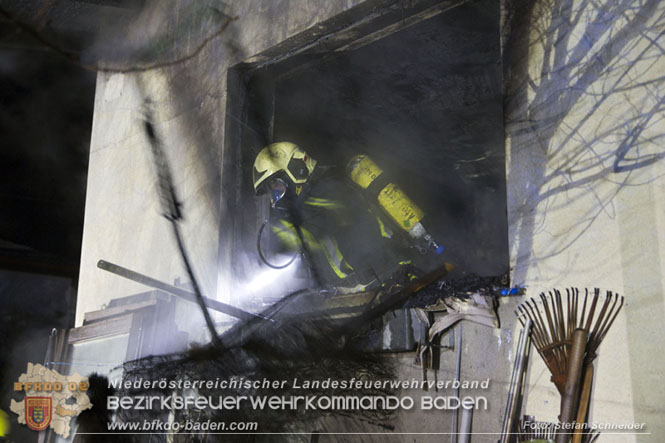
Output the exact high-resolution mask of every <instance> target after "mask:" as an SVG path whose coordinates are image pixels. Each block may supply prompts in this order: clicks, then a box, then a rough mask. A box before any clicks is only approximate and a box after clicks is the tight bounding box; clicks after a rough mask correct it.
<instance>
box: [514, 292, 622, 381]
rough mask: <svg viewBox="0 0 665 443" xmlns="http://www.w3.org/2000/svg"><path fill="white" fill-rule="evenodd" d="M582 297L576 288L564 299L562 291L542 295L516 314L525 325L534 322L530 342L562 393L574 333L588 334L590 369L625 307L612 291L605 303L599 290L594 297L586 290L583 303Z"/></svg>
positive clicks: (520, 306)
mask: <svg viewBox="0 0 665 443" xmlns="http://www.w3.org/2000/svg"><path fill="white" fill-rule="evenodd" d="M579 293H580V291H579V289H577V288H567V289H566V296H565V299H564V297H563V296H562V295H561V291H559V290H557V289H554V290H553V291H549V292H548V294H547V295H546V294H545V293H541V294H540V297H539V298H540V300H538V299H536V298H535V297H534V298H531V299H529V300H526V301H524V302H523V303H521V304H520V305H518V306H517V311H515V314H517V318H518V319H519V321H520V323H522V325H524V323H525V320H526V319H527V318H529V319H531V321H532V322H533V327H532V329H531V338H532V339H533V342H534V344H535V345H536V349H538V353H539V354H540V356H541V357H542V358H543V360H544V361H545V365H546V366H547V367H548V369H549V370H550V373H551V374H552V382H554V384H555V385H556V387H557V389H558V390H559V392H560V393H561V392H563V390H564V386H565V384H566V376H567V368H568V351H569V349H570V346H571V344H572V336H573V331H575V329H578V328H579V329H584V330H585V331H586V332H587V333H588V334H589V335H588V340H587V347H586V352H585V357H584V364H585V365H587V364H589V363H591V362H592V361H593V359H594V358H596V352H597V350H598V346H600V343H601V342H602V341H603V338H605V335H606V334H607V331H608V330H609V329H610V327H611V326H612V323H613V322H614V319H615V318H616V317H617V314H618V313H619V311H620V310H621V307H622V306H623V296H620V295H618V294H613V293H612V292H611V291H607V293H606V294H605V299H604V300H603V301H600V299H601V295H600V289H598V288H596V289H594V291H593V294H589V290H588V289H585V290H584V297H583V300H581V297H580V295H579ZM580 301H582V304H581V305H580ZM599 302H600V306H599Z"/></svg>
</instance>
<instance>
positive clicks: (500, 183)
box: [220, 1, 508, 306]
mask: <svg viewBox="0 0 665 443" xmlns="http://www.w3.org/2000/svg"><path fill="white" fill-rule="evenodd" d="M441 4H443V3H441ZM497 8H498V6H497V5H496V4H494V3H492V2H487V1H480V2H472V3H469V4H463V5H461V6H457V7H454V8H452V9H449V10H445V12H443V13H440V14H436V15H434V16H431V17H426V18H424V19H423V18H422V17H421V19H420V21H418V23H415V24H411V25H410V26H407V27H405V28H403V29H397V30H396V31H394V32H390V30H389V29H390V26H386V23H381V24H377V25H376V26H378V27H381V26H383V28H381V29H378V30H377V29H366V31H367V35H364V36H356V37H357V39H356V40H355V41H356V42H360V43H355V44H354V43H353V42H346V43H345V44H344V45H342V48H337V49H336V50H334V51H333V50H330V45H331V43H329V42H328V41H327V40H326V41H325V43H319V44H318V46H317V45H312V46H311V47H310V49H309V50H308V51H306V52H304V53H299V54H294V55H291V54H289V53H288V50H286V49H285V50H284V52H283V53H281V54H279V53H277V54H273V56H274V57H275V59H278V60H279V61H278V62H275V63H267V62H263V64H262V65H258V64H255V65H251V64H248V65H241V66H237V67H236V68H234V69H232V70H231V71H230V75H229V103H228V110H227V123H228V126H227V141H226V142H227V146H228V147H230V148H231V149H227V153H228V154H227V155H228V156H227V158H226V159H225V165H226V166H225V171H226V173H225V174H224V175H225V178H224V180H225V183H224V192H225V193H226V194H225V195H226V198H230V201H227V208H228V213H229V214H231V215H229V216H227V218H226V220H225V221H223V223H222V238H221V242H222V245H231V248H230V250H227V251H225V252H224V254H226V255H225V256H221V257H220V258H222V260H221V266H222V267H224V266H225V264H228V265H229V266H231V267H232V269H233V270H232V271H231V274H233V275H235V276H236V278H237V279H243V280H246V281H251V280H252V278H253V276H254V275H256V273H257V271H260V269H262V268H264V267H265V265H262V264H261V263H260V261H259V259H258V254H257V252H256V251H255V243H256V242H257V237H256V233H257V231H258V230H259V229H260V227H261V226H262V223H263V222H264V220H265V219H266V218H267V217H268V204H267V199H266V198H263V199H262V198H257V197H256V196H255V195H254V191H253V188H252V182H251V177H252V167H253V161H254V157H255V156H256V154H257V153H258V151H259V150H261V149H262V148H263V147H264V146H266V145H268V144H269V143H272V142H278V141H291V142H294V143H296V144H298V145H299V146H301V147H302V148H303V149H304V150H305V151H306V152H308V153H309V154H311V155H312V156H313V157H314V158H316V159H317V160H318V161H319V162H320V164H325V165H332V166H335V167H336V168H338V169H341V170H343V169H344V168H345V166H346V163H347V162H348V161H349V159H350V158H352V157H353V156H354V155H357V154H367V155H369V156H370V157H371V158H372V159H373V160H374V161H375V162H376V163H377V164H379V165H380V167H381V169H383V170H384V171H385V173H386V175H387V176H388V177H390V179H391V181H392V182H395V183H397V184H398V186H399V187H401V188H402V189H403V190H404V191H405V193H406V194H407V195H408V196H410V197H411V199H413V200H414V201H416V202H417V204H418V205H419V206H420V207H422V209H423V210H424V212H425V214H426V221H427V222H428V226H429V227H428V230H429V229H431V231H432V232H431V233H432V236H433V237H434V238H436V239H437V240H438V241H439V243H440V244H442V245H443V246H444V247H445V251H444V253H443V254H442V258H443V259H444V260H445V261H447V262H451V263H453V264H455V265H456V267H457V272H458V273H459V274H461V275H465V274H469V273H471V274H478V275H481V276H491V275H501V274H504V273H506V272H507V270H508V236H507V215H506V191H505V155H504V145H503V114H502V100H501V92H502V91H501V81H500V79H501V67H500V63H499V61H500V51H499V38H498V19H497V18H498V10H496V11H495V9H497ZM441 9H444V8H441ZM377 35H379V36H380V37H377ZM369 36H373V40H372V39H371V38H370V37H369ZM331 39H334V38H333V37H331ZM339 39H341V38H339ZM370 40H371V41H370ZM368 41H369V42H368ZM488 60H489V61H492V60H495V61H496V63H492V62H490V63H488ZM231 117H233V118H231ZM232 193H233V196H232V197H230V196H231V194H232ZM241 220H242V222H240V221H241ZM282 262H284V260H282ZM303 273H304V272H303V271H302V270H301V272H300V274H301V275H296V276H295V277H294V278H293V281H292V283H291V286H289V287H288V288H281V289H279V290H277V292H280V293H279V294H276V293H274V291H267V290H265V288H263V289H262V290H261V291H255V292H254V293H252V294H251V296H250V298H251V299H252V300H256V299H257V298H258V299H262V298H263V297H267V298H270V297H272V298H273V299H272V300H274V297H279V296H280V295H283V294H285V293H287V292H288V291H289V290H295V289H298V288H300V287H303V286H305V284H303V283H302V279H300V281H299V280H298V278H299V277H302V276H303V275H302V274H303ZM292 277H293V276H292ZM243 289H245V290H246V289H247V286H246V285H243ZM273 289H276V288H273ZM239 292H242V291H234V290H231V291H229V293H231V294H238V293H239ZM250 292H251V290H250ZM259 292H261V294H259ZM236 302H238V303H240V304H245V303H247V302H249V300H247V299H243V300H236ZM265 302H266V303H265V304H270V300H265ZM265 304H264V306H265Z"/></svg>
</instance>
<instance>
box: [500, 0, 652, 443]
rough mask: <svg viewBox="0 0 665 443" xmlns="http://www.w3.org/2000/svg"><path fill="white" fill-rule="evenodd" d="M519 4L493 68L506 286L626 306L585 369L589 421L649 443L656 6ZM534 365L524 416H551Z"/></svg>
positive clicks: (550, 401)
mask: <svg viewBox="0 0 665 443" xmlns="http://www.w3.org/2000/svg"><path fill="white" fill-rule="evenodd" d="M624 3H625V4H624ZM522 6H523V8H521V10H517V9H519V8H516V11H515V13H516V14H518V15H517V17H516V18H517V19H518V20H516V21H515V22H514V23H515V24H516V25H515V26H516V27H515V28H514V29H513V30H512V33H513V34H512V37H511V38H512V40H510V41H509V44H508V46H507V49H506V55H507V57H506V60H507V61H509V65H506V66H504V69H505V71H506V73H507V76H506V82H507V85H508V94H507V98H506V103H507V106H506V132H507V135H508V137H507V154H508V156H509V159H508V162H507V163H508V164H507V173H508V214H509V226H510V241H511V260H512V265H513V266H514V269H513V277H514V281H515V283H517V284H525V285H526V286H527V287H528V289H529V290H528V292H529V295H532V296H533V295H537V294H538V293H539V292H540V291H541V290H545V289H549V288H552V287H561V288H562V287H566V286H578V287H590V288H591V287H600V288H602V289H610V290H613V291H616V292H619V293H620V294H622V295H624V296H625V297H626V306H625V308H624V309H623V311H622V313H621V315H619V317H618V318H617V320H616V322H615V324H614V326H613V327H612V329H611V330H610V331H609V333H608V335H607V336H606V338H605V340H604V342H603V344H602V345H601V347H600V353H599V357H598V359H597V361H596V364H597V366H596V370H597V373H596V379H595V389H594V394H593V408H592V420H593V421H597V422H605V421H608V422H614V423H631V422H633V421H636V422H646V423H647V429H646V431H647V432H651V435H644V436H639V437H637V436H628V435H625V434H624V435H605V436H604V437H601V438H602V440H603V441H617V442H618V441H621V442H626V441H640V442H642V441H660V440H661V439H662V437H661V436H662V435H663V433H665V420H663V416H664V413H665V409H664V407H663V401H664V400H665V389H664V388H663V384H662V383H660V382H659V381H658V380H659V373H660V372H661V370H662V368H663V367H664V366H663V364H664V363H665V362H664V361H663V359H664V358H665V357H664V356H663V353H662V352H661V350H660V349H661V345H660V343H662V340H663V339H665V326H664V324H665V323H664V321H663V320H664V318H663V316H664V314H665V310H664V307H665V306H664V304H665V300H664V294H663V275H664V273H663V258H664V257H665V234H664V232H665V229H664V228H665V225H664V224H663V223H664V222H665V202H664V201H663V197H662V196H663V191H664V190H665V178H664V174H665V163H664V162H663V160H662V157H663V155H664V152H663V147H662V138H663V133H664V130H665V125H664V124H663V116H664V114H663V98H664V97H665V95H664V94H665V89H664V87H665V83H663V78H662V72H665V71H664V70H665V57H663V50H662V44H663V43H664V42H665V39H664V38H663V35H662V29H663V24H664V17H665V5H664V4H663V3H661V2H655V1H647V2H642V3H640V4H637V3H636V2H600V3H595V4H593V5H592V4H588V3H587V2H578V1H575V2H561V3H559V2H557V3H556V5H555V4H554V3H552V2H547V1H538V2H533V3H532V4H531V6H530V7H529V6H528V5H526V4H525V5H522ZM553 6H554V7H553ZM628 6H631V8H627V7H628ZM527 45H528V46H527ZM532 363H533V365H532V368H531V374H530V375H531V376H530V383H531V386H530V392H529V397H528V403H527V407H526V409H527V411H528V413H529V414H531V415H535V416H536V417H537V418H539V419H541V420H548V421H554V420H555V418H556V416H557V414H558V405H559V401H558V398H559V396H558V394H557V393H556V391H555V390H554V388H553V385H552V384H551V383H550V382H549V373H548V371H547V369H546V368H545V366H544V364H542V361H541V359H540V358H539V357H537V356H536V357H535V358H533V360H532Z"/></svg>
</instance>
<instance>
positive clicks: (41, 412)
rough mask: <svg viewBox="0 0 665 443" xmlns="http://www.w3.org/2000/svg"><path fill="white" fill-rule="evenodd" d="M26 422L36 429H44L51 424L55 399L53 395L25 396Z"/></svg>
mask: <svg viewBox="0 0 665 443" xmlns="http://www.w3.org/2000/svg"><path fill="white" fill-rule="evenodd" d="M23 401H24V403H25V424H26V425H28V427H29V428H30V429H32V430H35V431H43V430H44V429H46V428H47V427H48V425H50V424H51V412H52V411H53V407H52V406H53V399H52V398H51V397H25V399H24V400H23Z"/></svg>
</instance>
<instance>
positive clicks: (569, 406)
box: [556, 329, 587, 443]
mask: <svg viewBox="0 0 665 443" xmlns="http://www.w3.org/2000/svg"><path fill="white" fill-rule="evenodd" d="M586 342H587V332H586V331H585V330H584V329H575V332H573V344H572V346H571V347H570V351H569V352H568V371H566V372H567V374H566V388H565V390H564V395H563V396H562V397H561V425H562V426H561V428H560V429H559V432H558V434H557V437H556V443H568V442H569V441H570V437H571V435H572V432H571V431H572V428H571V427H569V426H570V424H571V423H573V420H574V419H575V413H576V412H577V401H578V399H579V395H578V393H579V387H580V379H581V378H582V366H583V365H584V350H585V349H586Z"/></svg>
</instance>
